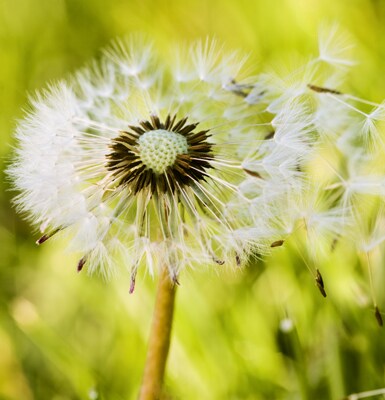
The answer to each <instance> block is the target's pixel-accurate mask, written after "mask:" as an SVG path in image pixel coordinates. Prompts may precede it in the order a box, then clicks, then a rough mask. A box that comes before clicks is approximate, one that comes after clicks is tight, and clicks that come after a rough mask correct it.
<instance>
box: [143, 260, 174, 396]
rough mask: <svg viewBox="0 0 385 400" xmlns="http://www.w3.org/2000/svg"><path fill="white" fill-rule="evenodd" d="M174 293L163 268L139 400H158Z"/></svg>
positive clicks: (170, 281)
mask: <svg viewBox="0 0 385 400" xmlns="http://www.w3.org/2000/svg"><path fill="white" fill-rule="evenodd" d="M175 292H176V284H175V283H174V282H173V281H172V280H171V279H170V275H169V273H168V270H167V268H164V269H163V271H162V273H161V276H160V278H159V284H158V292H157V295H156V302H155V308H154V314H153V321H152V327H151V334H150V340H149V343H148V352H147V360H146V364H145V368H144V374H143V381H142V387H141V390H140V394H139V400H159V399H160V396H161V391H162V383H163V376H164V372H165V367H166V361H167V355H168V351H169V348H170V335H171V327H172V319H173V311H174V301H175Z"/></svg>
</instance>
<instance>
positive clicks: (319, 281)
mask: <svg viewBox="0 0 385 400" xmlns="http://www.w3.org/2000/svg"><path fill="white" fill-rule="evenodd" d="M316 271H317V273H316V277H315V281H316V283H317V287H318V289H319V291H320V292H321V294H322V296H323V297H326V291H325V286H324V281H323V279H322V275H321V272H319V269H317V270H316Z"/></svg>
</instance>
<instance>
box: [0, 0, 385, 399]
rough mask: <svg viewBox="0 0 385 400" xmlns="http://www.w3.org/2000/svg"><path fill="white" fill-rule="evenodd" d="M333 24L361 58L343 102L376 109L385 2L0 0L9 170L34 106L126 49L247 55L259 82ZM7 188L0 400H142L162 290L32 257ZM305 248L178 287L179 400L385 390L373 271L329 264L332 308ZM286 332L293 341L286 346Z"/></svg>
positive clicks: (44, 253) (342, 251)
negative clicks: (90, 65) (189, 45)
mask: <svg viewBox="0 0 385 400" xmlns="http://www.w3.org/2000/svg"><path fill="white" fill-rule="evenodd" d="M330 22H332V23H333V22H337V23H338V24H340V25H341V26H342V27H343V28H345V29H346V30H348V31H349V32H350V33H351V34H352V36H353V39H354V42H355V43H356V49H355V57H356V59H357V61H358V64H357V66H356V67H355V68H354V69H353V71H352V73H351V74H350V76H349V80H348V81H347V82H346V83H345V84H344V85H345V86H344V87H346V88H347V89H348V90H349V91H350V92H352V93H355V94H358V95H360V96H362V97H364V98H366V99H369V100H372V101H377V102H379V101H381V100H382V99H383V98H384V97H385V80H384V70H385V4H384V2H383V1H382V0H338V1H337V0H323V1H320V0H318V1H317V0H306V1H305V0H272V1H266V0H239V1H235V0H213V1H204V0H191V1H181V0H179V1H177V0H128V1H123V0H110V1H107V0H13V1H11V0H2V1H1V2H0V164H1V167H4V166H5V164H6V163H7V162H9V160H10V158H11V157H12V144H13V143H12V140H13V139H12V131H13V128H14V126H15V121H16V119H17V118H19V117H21V116H22V109H23V108H25V107H27V104H28V103H27V95H28V93H29V94H33V93H34V91H35V90H36V89H40V88H42V87H44V85H46V83H47V82H50V81H53V80H57V79H60V78H61V77H66V76H67V75H68V74H69V73H71V72H73V71H74V70H75V69H77V68H78V67H81V66H82V65H83V64H84V63H85V62H87V61H88V60H90V59H91V58H93V57H95V56H97V55H98V54H100V53H99V50H100V48H101V47H103V46H105V45H107V44H108V43H109V42H110V40H112V39H114V38H116V37H120V36H123V35H125V34H127V33H131V32H144V33H147V34H148V35H149V36H150V37H155V38H156V42H157V45H158V46H160V47H161V46H165V45H166V44H168V43H169V42H176V43H177V42H180V41H186V40H190V39H192V38H202V37H206V36H215V37H217V38H218V39H220V40H221V41H223V42H225V43H226V45H228V46H229V47H230V48H231V47H235V48H238V47H240V48H241V49H243V50H245V51H246V52H249V53H250V57H251V60H253V61H254V66H255V67H254V70H251V71H250V73H256V72H260V71H263V70H269V68H273V69H274V70H278V71H279V70H283V71H284V70H288V69H290V67H291V66H292V65H293V64H294V63H295V62H296V60H301V59H306V58H307V55H311V54H314V53H315V52H316V51H317V50H316V47H317V31H318V28H319V26H320V25H321V24H323V23H330ZM251 64H252V63H251ZM3 169H4V168H1V170H3ZM1 177H2V179H1V181H0V182H1V183H0V186H1V188H2V189H3V190H2V191H1V194H0V196H1V197H0V220H1V227H0V249H1V250H0V399H4V400H32V399H35V400H51V399H52V400H70V399H71V400H75V399H82V400H84V399H104V400H123V399H135V398H136V395H137V392H138V387H139V384H140V379H141V373H142V368H143V364H144V358H145V351H146V339H147V337H148V329H149V323H150V319H151V312H152V304H153V298H154V288H155V282H154V281H153V280H152V279H151V278H149V277H141V279H140V281H138V284H137V287H136V291H135V293H134V294H133V295H129V294H128V290H129V286H130V282H129V276H121V277H120V278H119V279H116V280H113V281H112V282H108V283H105V282H103V281H102V280H101V279H99V278H98V277H89V276H87V275H86V274H80V275H77V273H76V262H77V260H76V258H72V256H68V255H67V254H65V253H64V251H63V247H64V246H63V243H62V242H60V241H55V240H54V241H52V242H48V243H46V244H45V245H44V246H43V247H41V248H37V247H36V246H35V244H34V239H36V237H35V236H34V234H33V232H31V231H32V230H31V227H29V226H28V225H27V224H26V223H24V222H23V221H22V220H21V218H20V217H19V216H16V215H15V212H14V210H13V209H12V208H11V205H10V199H11V197H12V193H11V192H9V191H8V190H7V189H8V188H9V185H8V183H7V182H5V180H4V175H3V174H2V175H1ZM301 234H302V233H301V232H300V233H299V234H298V236H297V237H296V238H295V239H293V240H292V241H290V243H286V244H285V245H284V246H283V247H277V248H276V249H274V252H273V255H272V257H270V258H269V259H268V260H266V262H261V261H254V262H252V263H251V264H250V265H249V267H248V268H247V269H245V270H243V271H237V272H231V273H230V272H226V273H222V272H221V273H217V272H218V271H213V270H212V271H204V272H202V271H190V272H188V273H185V274H184V275H183V277H182V279H181V287H180V288H179V289H178V296H177V307H176V316H175V325H174V332H173V342H172V347H171V353H170V358H169V363H168V374H167V379H166V389H167V392H168V393H169V396H170V398H176V399H186V400H189V399H191V400H193V399H208V400H211V399H218V400H219V399H229V400H230V399H234V400H235V399H261V400H262V399H299V398H303V399H315V400H317V399H320V400H322V399H340V398H342V397H343V396H346V395H348V394H349V393H354V392H360V391H365V390H370V389H374V388H380V387H384V386H385V378H384V370H385V369H384V367H385V362H384V361H385V360H384V357H383V354H385V344H384V343H385V342H384V340H383V335H384V333H383V330H381V329H380V328H379V327H378V326H377V323H376V320H375V318H374V309H373V306H372V302H371V298H370V296H371V294H370V293H371V291H370V288H369V284H368V282H369V279H368V276H367V269H366V267H367V265H366V260H365V258H362V259H361V258H360V257H359V256H357V255H356V254H355V252H353V251H352V249H351V248H350V247H349V246H348V245H346V244H343V245H338V244H337V248H336V250H335V251H334V252H333V253H332V252H331V253H330V255H329V256H327V257H323V259H322V260H321V262H320V265H319V266H318V267H319V268H320V269H321V270H322V274H323V278H324V281H325V286H326V289H327V294H328V297H327V298H326V299H324V298H323V297H322V296H321V295H320V293H319V291H318V289H317V287H316V285H315V281H314V276H313V275H312V274H311V273H310V272H309V269H308V267H307V264H308V262H307V261H306V255H305V253H306V252H305V250H304V248H303V246H302V239H303V240H305V238H304V237H302V236H301ZM372 258H373V260H374V262H373V263H374V264H375V266H376V268H374V270H373V275H374V281H375V282H374V292H375V293H376V296H377V302H378V304H379V307H380V308H381V307H382V308H383V309H385V295H384V291H383V282H384V272H383V271H382V270H381V268H383V265H384V255H383V254H381V253H380V251H379V250H378V251H377V252H376V253H375V254H373V255H372ZM311 267H313V266H311ZM217 268H218V270H219V269H220V266H218V267H217ZM288 320H290V321H291V322H292V323H293V329H291V330H290V329H289V331H285V329H282V325H283V327H285V324H288ZM289 328H290V327H289Z"/></svg>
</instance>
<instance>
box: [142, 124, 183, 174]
mask: <svg viewBox="0 0 385 400" xmlns="http://www.w3.org/2000/svg"><path fill="white" fill-rule="evenodd" d="M138 149H139V156H140V159H141V161H142V163H143V164H144V165H145V166H146V167H147V168H148V169H152V170H153V171H154V172H155V173H156V174H163V173H164V172H165V171H166V170H167V168H168V167H171V166H172V165H174V163H175V160H176V157H177V156H178V155H180V154H186V153H187V152H188V145H187V140H186V138H185V137H184V136H183V135H181V134H179V133H176V132H170V131H166V130H165V129H157V130H153V131H149V132H145V133H144V134H143V135H142V136H141V137H140V138H139V139H138Z"/></svg>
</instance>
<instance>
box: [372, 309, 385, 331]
mask: <svg viewBox="0 0 385 400" xmlns="http://www.w3.org/2000/svg"><path fill="white" fill-rule="evenodd" d="M374 310H375V311H374V316H375V317H376V320H377V323H378V326H381V327H382V326H384V321H383V319H382V315H381V312H380V309H379V308H378V307H377V306H376V307H375V309H374Z"/></svg>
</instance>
